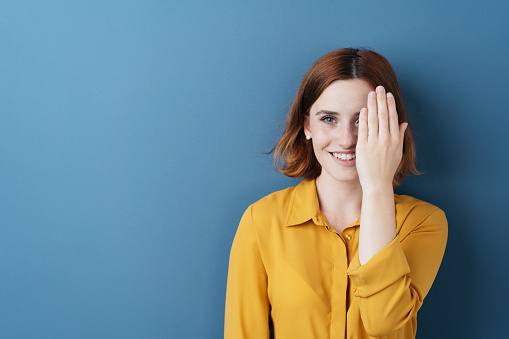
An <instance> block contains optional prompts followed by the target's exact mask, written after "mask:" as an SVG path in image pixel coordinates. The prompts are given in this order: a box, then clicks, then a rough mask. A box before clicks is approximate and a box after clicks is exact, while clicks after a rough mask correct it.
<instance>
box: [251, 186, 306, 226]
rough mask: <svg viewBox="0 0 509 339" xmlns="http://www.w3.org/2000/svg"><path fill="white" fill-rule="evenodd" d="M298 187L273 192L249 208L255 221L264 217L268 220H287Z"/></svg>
mask: <svg viewBox="0 0 509 339" xmlns="http://www.w3.org/2000/svg"><path fill="white" fill-rule="evenodd" d="M296 187H297V186H292V187H288V188H285V189H282V190H279V191H276V192H273V193H271V194H269V195H267V196H265V197H263V198H261V199H260V200H258V201H256V202H255V203H253V204H251V206H249V209H250V210H251V213H252V216H253V218H254V219H258V220H259V219H260V218H264V217H268V218H272V219H273V218H277V217H281V218H283V219H284V218H285V217H286V215H287V212H288V209H289V207H290V206H291V204H292V202H293V198H294V195H295V188H296Z"/></svg>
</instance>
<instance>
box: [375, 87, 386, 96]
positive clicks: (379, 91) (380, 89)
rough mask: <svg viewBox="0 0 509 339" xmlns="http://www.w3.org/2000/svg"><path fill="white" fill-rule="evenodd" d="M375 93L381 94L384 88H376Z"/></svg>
mask: <svg viewBox="0 0 509 339" xmlns="http://www.w3.org/2000/svg"><path fill="white" fill-rule="evenodd" d="M376 91H377V92H378V93H380V94H382V93H383V92H384V91H385V88H383V87H382V86H378V87H377V88H376Z"/></svg>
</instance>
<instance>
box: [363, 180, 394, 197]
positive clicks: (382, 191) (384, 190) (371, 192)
mask: <svg viewBox="0 0 509 339" xmlns="http://www.w3.org/2000/svg"><path fill="white" fill-rule="evenodd" d="M386 195H391V196H392V195H394V187H393V186H392V182H391V183H390V184H385V185H370V186H369V187H366V188H364V187H362V196H363V198H366V197H380V196H386Z"/></svg>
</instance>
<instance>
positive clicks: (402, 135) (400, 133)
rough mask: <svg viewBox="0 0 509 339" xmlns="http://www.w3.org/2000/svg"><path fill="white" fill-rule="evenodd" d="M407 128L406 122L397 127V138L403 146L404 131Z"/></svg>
mask: <svg viewBox="0 0 509 339" xmlns="http://www.w3.org/2000/svg"><path fill="white" fill-rule="evenodd" d="M407 128H408V122H403V123H401V124H400V125H399V136H400V140H401V143H402V144H403V140H404V139H405V131H406V129H407Z"/></svg>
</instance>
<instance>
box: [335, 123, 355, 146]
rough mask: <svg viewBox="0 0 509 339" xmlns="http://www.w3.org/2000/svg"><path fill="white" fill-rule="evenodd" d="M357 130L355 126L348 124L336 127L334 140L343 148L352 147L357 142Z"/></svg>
mask: <svg viewBox="0 0 509 339" xmlns="http://www.w3.org/2000/svg"><path fill="white" fill-rule="evenodd" d="M357 135H358V131H357V128H356V127H355V126H351V125H349V124H345V125H342V126H340V127H339V128H338V131H337V134H336V137H335V138H334V139H335V142H336V144H337V145H338V146H339V147H341V148H343V149H350V148H354V147H355V145H356V144H357Z"/></svg>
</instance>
